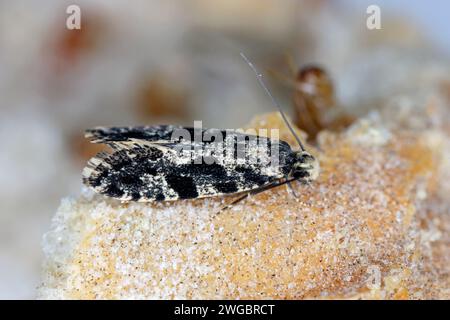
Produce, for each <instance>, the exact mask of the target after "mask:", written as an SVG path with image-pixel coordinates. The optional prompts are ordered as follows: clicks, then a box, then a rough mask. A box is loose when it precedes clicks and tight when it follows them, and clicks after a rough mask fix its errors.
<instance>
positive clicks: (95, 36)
mask: <svg viewBox="0 0 450 320" xmlns="http://www.w3.org/2000/svg"><path fill="white" fill-rule="evenodd" d="M71 4H76V5H78V6H79V7H80V9H81V29H80V30H68V29H67V28H66V19H67V18H68V17H69V14H67V13H66V9H67V7H68V6H69V5H71ZM371 4H376V5H378V6H379V8H380V10H381V29H379V30H369V29H368V28H367V26H366V20H367V18H368V16H369V15H368V14H367V13H366V9H367V7H368V6H369V5H371ZM448 12H450V4H449V3H448V2H446V1H433V2H429V1H428V2H426V1H418V0H417V1H406V0H396V1H392V0H391V1H387V0H386V1H365V0H364V1H359V0H358V1H356V0H354V1H350V0H341V1H339V0H338V1H331V0H330V1H326V0H321V1H313V0H310V1H306V0H304V1H300V0H299V1H296V0H216V1H207V0H190V1H168V0H152V1H143V0H142V1H132V2H131V1H111V0H95V1H94V0H89V1H81V0H79V1H76V2H72V1H68V2H65V1H64V0H58V1H56V0H41V1H31V0H30V1H20V0H19V1H13V0H3V1H0V137H1V142H2V144H3V145H2V151H1V152H0V298H34V297H35V289H36V287H37V286H38V285H39V278H40V264H41V261H42V256H43V254H42V249H41V246H40V242H41V238H42V235H43V234H44V233H45V232H46V231H47V230H48V229H49V227H50V223H51V217H52V215H53V213H54V212H55V211H56V209H57V207H58V205H59V202H60V199H61V198H62V197H65V196H76V195H77V194H79V193H80V189H81V179H80V173H81V170H82V168H83V166H84V164H85V162H86V160H87V159H88V158H89V157H91V156H93V155H94V154H95V153H96V152H98V151H99V150H100V147H99V146H96V145H90V144H89V143H87V142H86V141H85V140H84V138H83V131H84V130H85V129H87V128H89V127H92V126H98V125H108V126H109V125H138V124H161V123H177V124H184V125H192V124H193V120H194V119H195V120H203V125H204V126H205V127H219V128H239V127H241V126H243V125H244V124H245V123H247V122H248V121H249V120H250V119H251V118H252V116H254V115H255V114H258V113H263V112H268V111H272V110H273V109H274V108H273V106H272V105H271V104H270V101H269V99H268V98H267V97H266V96H264V93H263V91H262V90H261V89H260V88H259V87H258V86H257V82H256V80H255V78H254V75H253V74H252V72H251V71H250V69H249V68H248V66H247V65H245V63H244V62H243V61H242V59H241V58H240V56H239V52H240V51H243V52H245V53H246V54H247V55H248V56H249V57H250V58H251V59H252V60H253V61H254V62H255V64H256V65H257V66H258V67H259V69H260V70H262V71H263V72H264V73H265V74H266V75H267V77H266V78H267V81H268V82H269V83H270V85H271V87H272V88H273V90H274V92H275V93H276V95H277V97H278V99H279V100H280V102H282V104H283V106H284V108H285V109H286V110H287V112H290V113H292V112H293V109H294V108H293V104H294V102H293V96H294V89H293V86H292V83H293V82H295V80H296V78H295V76H296V75H295V73H296V72H297V69H298V68H299V67H300V66H302V65H305V64H309V63H317V64H319V65H321V66H323V67H324V68H325V69H326V70H327V72H328V74H329V75H330V77H331V79H332V81H333V83H334V87H335V92H336V99H337V101H339V104H340V105H341V106H342V108H343V109H345V112H346V114H348V115H351V116H358V115H362V114H365V113H367V112H368V110H370V109H371V108H374V107H376V104H377V102H378V101H381V100H382V99H384V98H383V97H387V96H389V95H390V93H391V92H394V90H396V91H398V88H403V89H405V90H408V88H416V87H417V86H411V85H410V82H411V74H412V73H413V72H415V70H417V68H422V69H423V68H426V70H428V71H427V72H428V73H427V74H426V75H424V76H423V78H420V81H425V82H426V81H427V79H429V78H430V77H431V76H430V74H432V75H433V77H435V76H436V75H439V74H448V70H447V69H443V68H442V67H441V66H442V65H443V64H444V63H445V64H444V65H448V64H447V60H448V55H449V54H450V33H449V32H450V31H449V30H450V25H449V19H448ZM414 79H416V78H414ZM394 88H395V89H394Z"/></svg>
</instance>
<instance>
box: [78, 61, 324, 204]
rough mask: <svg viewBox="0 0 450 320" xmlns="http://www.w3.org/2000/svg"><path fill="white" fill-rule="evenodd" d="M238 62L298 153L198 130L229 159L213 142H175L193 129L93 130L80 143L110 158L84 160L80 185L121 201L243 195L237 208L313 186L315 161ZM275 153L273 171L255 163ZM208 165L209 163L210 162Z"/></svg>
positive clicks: (278, 144) (277, 144)
mask: <svg viewBox="0 0 450 320" xmlns="http://www.w3.org/2000/svg"><path fill="white" fill-rule="evenodd" d="M241 56H242V57H243V58H244V60H245V61H246V62H247V63H248V65H249V66H250V67H251V68H252V69H253V71H254V72H255V74H256V76H257V79H258V81H259V83H260V85H261V86H262V88H263V89H264V90H265V91H266V93H267V94H268V95H269V97H270V98H271V99H272V102H273V103H274V105H275V106H276V107H277V108H278V110H279V111H280V114H281V116H282V118H283V119H284V121H285V123H286V124H287V126H288V128H289V129H290V131H291V132H292V134H293V135H294V137H295V138H296V140H297V142H298V144H299V147H300V150H299V151H295V150H292V148H291V146H290V145H289V144H288V143H287V142H285V141H281V140H276V141H275V140H272V139H270V138H266V137H263V136H252V135H246V134H244V133H241V132H238V131H230V130H220V129H201V132H199V133H201V136H202V137H204V136H205V135H208V136H222V137H223V138H224V141H225V142H227V143H226V144H222V146H223V145H225V146H226V147H227V148H228V149H227V150H225V151H227V152H223V150H220V151H219V152H215V151H217V149H218V146H219V144H217V143H213V141H211V140H195V139H185V138H183V137H178V136H177V135H176V134H175V133H176V132H177V131H180V132H188V133H190V134H193V135H195V134H196V132H195V130H196V129H195V128H187V127H182V126H174V125H158V126H140V127H109V128H108V127H97V128H94V129H90V130H87V131H86V135H85V136H86V137H87V138H88V139H90V140H91V142H92V143H103V144H107V145H109V146H110V147H111V148H112V152H111V153H105V152H103V153H99V154H97V155H96V156H95V157H94V158H92V159H90V160H89V162H88V165H87V166H86V167H85V168H84V170H83V174H82V175H83V183H84V184H85V185H87V186H89V187H91V188H92V189H93V190H94V191H95V192H97V193H100V194H103V195H106V196H109V197H112V198H115V199H118V200H122V201H139V202H151V201H172V200H181V199H197V198H205V197H217V196H224V195H240V197H239V198H238V199H236V200H235V201H233V202H232V203H231V204H235V203H237V202H239V201H241V200H243V199H244V198H246V197H248V196H249V195H253V194H257V193H260V192H263V191H266V190H269V189H272V188H275V187H278V186H281V185H284V184H290V183H291V182H293V181H300V182H304V183H309V182H310V181H313V180H315V179H316V178H317V177H318V175H319V165H318V162H317V160H316V159H315V158H314V157H313V156H312V155H311V154H309V153H308V152H307V151H306V150H305V148H304V146H303V144H302V142H301V140H300V138H299V137H298V136H297V135H296V134H295V132H294V130H293V128H292V127H291V125H290V124H289V121H288V120H287V118H286V116H285V114H284V113H283V111H282V110H281V107H280V106H279V105H278V103H277V102H276V100H275V99H274V98H273V95H272V94H271V92H270V91H269V90H268V88H267V86H266V85H265V83H264V81H263V79H262V75H261V74H260V73H259V72H258V71H257V70H256V68H255V67H254V66H253V64H252V63H251V62H250V61H249V60H248V59H247V58H246V56H245V55H244V54H242V53H241ZM197 133H198V132H197ZM174 137H176V138H174ZM230 142H231V143H230ZM230 148H231V150H230ZM238 148H239V150H241V151H242V150H244V157H243V159H237V153H238V152H237V151H238ZM180 150H182V151H186V150H187V155H188V156H189V157H190V159H191V160H192V159H194V160H199V161H187V160H186V159H187V158H189V157H187V158H186V157H184V156H181V155H182V153H180ZM273 150H275V151H276V154H277V156H278V159H279V161H278V162H276V164H275V165H273V164H271V165H267V163H266V162H265V161H260V160H262V159H265V160H267V159H269V158H270V157H271V156H272V155H273V154H272V153H273ZM249 154H252V155H256V160H257V161H249V157H246V156H248V155H249ZM185 155H186V153H185ZM211 155H214V156H211ZM211 158H213V161H207V160H211ZM253 160H255V157H254V158H253ZM231 204H230V205H231Z"/></svg>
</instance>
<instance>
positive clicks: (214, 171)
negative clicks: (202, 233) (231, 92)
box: [83, 126, 292, 201]
mask: <svg viewBox="0 0 450 320" xmlns="http://www.w3.org/2000/svg"><path fill="white" fill-rule="evenodd" d="M175 129H187V130H188V131H192V130H194V129H193V128H183V127H177V126H155V127H128V128H97V129H93V130H89V131H87V135H86V136H87V137H88V138H90V139H92V141H93V142H96V143H106V144H110V145H111V146H113V148H114V150H113V152H112V153H101V154H98V155H97V156H96V157H94V158H92V159H91V160H90V161H89V163H88V166H87V167H86V168H85V169H84V171H83V182H84V183H85V184H86V185H88V186H90V187H92V188H93V189H94V190H95V191H96V192H98V193H101V194H104V195H107V196H110V197H113V198H116V199H120V200H123V201H129V200H133V201H168V200H178V199H194V198H204V197H211V196H220V195H227V194H234V193H239V192H245V191H250V190H254V189H259V188H261V187H264V186H267V185H269V184H270V183H272V182H274V181H276V180H279V179H282V178H283V177H285V176H286V175H287V173H288V171H289V168H290V166H291V163H290V161H291V160H290V155H291V153H292V151H291V149H290V146H289V145H288V144H287V143H285V142H283V141H278V142H272V141H270V140H269V139H267V138H262V137H260V139H261V140H262V141H263V142H265V143H267V144H265V143H260V142H258V140H256V141H257V142H255V141H254V140H253V139H246V138H245V137H243V136H242V135H243V134H241V133H238V132H235V131H228V130H227V131H222V130H218V129H204V130H203V133H204V132H206V131H207V130H213V131H214V130H215V131H217V132H216V133H219V132H221V133H222V136H223V137H224V140H225V141H226V142H230V141H231V142H232V143H228V144H225V145H227V146H230V145H231V146H232V150H231V151H230V150H220V146H221V145H220V144H218V143H215V142H211V141H207V142H203V141H200V142H199V141H188V140H184V139H181V140H179V139H173V135H172V134H173V131H174V130H175ZM192 132H193V131H192ZM242 144H243V145H242ZM274 144H276V145H274ZM267 145H268V146H269V148H268V147H267ZM180 146H183V147H184V148H183V150H184V151H186V152H185V153H184V154H183V155H181V154H180V152H179V150H178V149H177V147H180ZM239 146H241V147H242V146H244V149H243V150H245V153H246V157H244V158H243V159H238V158H239V157H238V152H237V150H238V149H239V148H238V147H239ZM186 147H189V148H186ZM273 147H276V148H277V152H279V158H280V159H282V160H283V161H282V162H280V163H279V164H277V165H267V164H266V163H265V162H264V161H266V160H267V159H268V158H269V157H270V156H271V154H270V152H271V151H270V150H275V149H273ZM185 149H187V150H185ZM218 150H219V151H218ZM239 150H240V149H239ZM249 155H253V156H256V157H257V160H258V161H256V162H255V161H254V159H253V161H250V159H249V158H248V157H247V156H249ZM211 160H213V161H211ZM259 160H264V161H259Z"/></svg>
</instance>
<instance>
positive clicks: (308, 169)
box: [290, 151, 320, 181]
mask: <svg viewBox="0 0 450 320" xmlns="http://www.w3.org/2000/svg"><path fill="white" fill-rule="evenodd" d="M294 157H295V160H294V164H293V165H292V170H291V173H290V176H291V177H293V178H299V179H301V180H305V181H311V180H316V179H317V177H318V176H319V170H320V169H319V162H318V161H317V160H316V158H314V157H313V156H312V155H310V154H309V153H308V152H306V151H297V152H294Z"/></svg>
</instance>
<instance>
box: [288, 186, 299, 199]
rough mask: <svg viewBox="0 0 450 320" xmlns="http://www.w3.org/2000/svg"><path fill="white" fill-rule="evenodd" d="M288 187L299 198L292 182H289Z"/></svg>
mask: <svg viewBox="0 0 450 320" xmlns="http://www.w3.org/2000/svg"><path fill="white" fill-rule="evenodd" d="M287 185H288V188H289V191H290V192H291V193H292V194H293V195H294V197H295V198H298V196H297V193H296V192H295V190H294V188H292V184H291V183H290V182H288V184H287Z"/></svg>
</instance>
